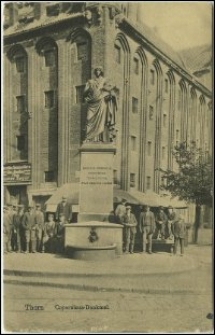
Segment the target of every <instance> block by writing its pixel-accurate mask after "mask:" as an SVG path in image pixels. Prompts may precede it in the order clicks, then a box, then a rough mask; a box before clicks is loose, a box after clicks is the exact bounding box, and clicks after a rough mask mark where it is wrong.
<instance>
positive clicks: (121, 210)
mask: <svg viewBox="0 0 215 335" xmlns="http://www.w3.org/2000/svg"><path fill="white" fill-rule="evenodd" d="M125 205H126V199H122V201H121V203H120V204H119V205H118V206H117V207H116V209H115V216H116V220H117V223H120V224H123V223H124V217H125V214H126V206H125Z"/></svg>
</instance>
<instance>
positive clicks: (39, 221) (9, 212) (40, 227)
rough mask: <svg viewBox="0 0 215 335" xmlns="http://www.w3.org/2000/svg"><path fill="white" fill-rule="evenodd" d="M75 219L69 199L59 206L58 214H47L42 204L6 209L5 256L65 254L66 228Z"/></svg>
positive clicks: (4, 213) (4, 214) (11, 206)
mask: <svg viewBox="0 0 215 335" xmlns="http://www.w3.org/2000/svg"><path fill="white" fill-rule="evenodd" d="M71 220H72V207H71V205H70V204H68V202H67V199H66V197H63V198H62V201H61V202H60V203H59V204H58V206H57V211H56V213H55V214H54V213H49V214H48V217H47V221H46V222H45V215H44V213H43V212H42V210H41V205H40V204H36V206H35V207H34V206H28V208H27V210H26V211H25V208H24V205H11V204H8V205H7V206H4V208H3V235H4V253H8V252H13V251H14V252H24V253H29V252H32V253H36V252H45V251H46V250H49V251H51V252H57V253H58V252H62V251H63V247H64V225H65V224H66V223H69V222H71Z"/></svg>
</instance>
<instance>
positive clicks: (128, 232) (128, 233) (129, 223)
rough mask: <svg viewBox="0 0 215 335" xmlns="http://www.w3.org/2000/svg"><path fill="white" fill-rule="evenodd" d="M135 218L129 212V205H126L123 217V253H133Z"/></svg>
mask: <svg viewBox="0 0 215 335" xmlns="http://www.w3.org/2000/svg"><path fill="white" fill-rule="evenodd" d="M136 226H137V220H136V218H135V215H134V214H133V213H131V206H126V214H125V217H124V237H125V253H126V254H127V253H129V247H130V253H131V254H133V253H134V243H135V236H136V232H137V229H136Z"/></svg>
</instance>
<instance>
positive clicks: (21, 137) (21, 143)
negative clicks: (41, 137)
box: [16, 135, 25, 151]
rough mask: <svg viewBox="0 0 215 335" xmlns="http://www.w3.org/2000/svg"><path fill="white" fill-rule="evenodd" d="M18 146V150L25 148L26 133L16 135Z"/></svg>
mask: <svg viewBox="0 0 215 335" xmlns="http://www.w3.org/2000/svg"><path fill="white" fill-rule="evenodd" d="M16 148H17V150H18V151H22V150H25V136H24V135H19V136H16Z"/></svg>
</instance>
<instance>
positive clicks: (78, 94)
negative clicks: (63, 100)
mask: <svg viewBox="0 0 215 335" xmlns="http://www.w3.org/2000/svg"><path fill="white" fill-rule="evenodd" d="M84 89H85V85H81V86H76V87H75V101H76V104H82V103H83V102H84Z"/></svg>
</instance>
